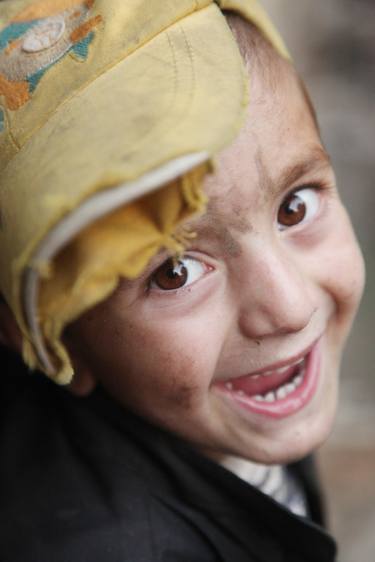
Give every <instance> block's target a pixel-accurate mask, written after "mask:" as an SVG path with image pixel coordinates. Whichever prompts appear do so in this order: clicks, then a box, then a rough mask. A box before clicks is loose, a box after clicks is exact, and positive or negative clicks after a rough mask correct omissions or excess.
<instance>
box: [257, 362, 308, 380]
mask: <svg viewBox="0 0 375 562" xmlns="http://www.w3.org/2000/svg"><path fill="white" fill-rule="evenodd" d="M304 360H305V358H303V359H298V361H296V362H295V363H291V364H290V365H287V366H286V367H280V368H279V369H273V370H272V371H265V372H264V373H262V376H264V377H269V376H270V375H274V374H275V373H277V374H278V375H282V374H283V373H286V371H288V370H289V369H290V368H291V367H297V366H298V365H300V364H301V363H303V362H304ZM253 376H257V375H253Z"/></svg>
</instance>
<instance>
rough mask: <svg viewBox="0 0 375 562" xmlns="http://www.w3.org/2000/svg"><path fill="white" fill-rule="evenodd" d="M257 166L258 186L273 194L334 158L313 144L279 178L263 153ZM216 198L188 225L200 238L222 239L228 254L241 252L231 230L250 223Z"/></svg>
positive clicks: (243, 229)
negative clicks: (271, 171) (223, 207)
mask: <svg viewBox="0 0 375 562" xmlns="http://www.w3.org/2000/svg"><path fill="white" fill-rule="evenodd" d="M257 167H258V173H259V176H260V177H259V180H258V181H259V185H260V186H261V187H263V189H265V190H266V189H267V190H268V191H269V192H270V194H271V195H272V196H274V195H277V194H278V193H282V192H283V191H286V190H287V189H288V188H291V187H292V186H293V184H295V183H296V182H297V181H298V180H299V179H301V178H303V177H304V176H306V175H307V174H309V173H312V172H317V171H319V170H326V169H328V168H331V159H330V157H329V155H328V153H327V152H326V151H325V150H324V148H322V147H320V146H317V147H314V148H313V149H311V150H310V151H309V155H308V157H304V158H301V159H300V161H297V162H293V164H290V165H289V166H287V167H286V168H284V170H283V171H282V172H281V174H280V176H279V177H278V179H277V181H274V180H272V179H271V177H270V175H269V173H268V171H267V169H266V166H265V164H264V162H263V159H262V157H261V154H259V160H258V162H257ZM217 200H219V197H217V196H216V197H213V198H212V199H210V200H209V202H208V206H207V211H206V213H205V214H203V215H201V216H199V217H197V218H195V219H193V220H192V221H189V223H188V227H189V229H192V230H193V231H195V232H196V234H197V237H198V238H201V237H202V236H203V237H209V238H215V239H217V240H219V241H220V243H221V244H222V246H223V249H224V251H225V253H226V254H229V255H231V256H237V255H240V253H241V249H240V244H239V242H238V240H236V238H235V237H234V236H233V234H232V232H231V231H232V230H236V231H237V232H240V233H245V232H248V231H250V230H251V229H252V226H251V222H250V221H249V220H248V219H245V217H243V216H241V215H240V214H236V213H235V211H232V212H231V213H230V215H229V213H228V212H223V211H221V210H220V208H218V206H217V205H216V201H217Z"/></svg>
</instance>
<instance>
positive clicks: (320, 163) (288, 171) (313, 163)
mask: <svg viewBox="0 0 375 562" xmlns="http://www.w3.org/2000/svg"><path fill="white" fill-rule="evenodd" d="M260 168H261V169H260V173H262V174H263V175H264V176H266V177H267V176H268V173H267V171H266V170H265V166H264V164H263V162H262V161H261V160H260ZM327 168H331V159H330V157H329V155H328V153H327V152H326V151H325V150H324V148H321V147H315V148H314V149H313V150H311V151H310V154H309V156H308V158H303V159H301V160H300V161H297V162H294V163H293V164H291V165H290V166H287V167H286V168H285V169H284V170H283V171H282V173H281V175H280V177H279V178H278V181H277V182H276V185H275V189H272V193H279V192H282V191H285V190H286V189H288V187H291V186H292V185H293V184H294V183H296V182H297V181H298V180H299V179H301V178H302V177H304V176H306V175H307V174H309V173H312V172H317V171H319V170H325V169H327ZM271 187H272V186H271Z"/></svg>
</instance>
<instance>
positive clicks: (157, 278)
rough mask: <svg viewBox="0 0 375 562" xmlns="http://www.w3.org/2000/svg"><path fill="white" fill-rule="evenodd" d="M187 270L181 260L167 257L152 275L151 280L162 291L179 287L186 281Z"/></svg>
mask: <svg viewBox="0 0 375 562" xmlns="http://www.w3.org/2000/svg"><path fill="white" fill-rule="evenodd" d="M187 278H188V271H187V269H186V267H185V266H184V264H183V262H181V261H178V262H176V261H175V260H172V259H169V260H167V261H166V262H164V263H163V265H161V266H160V267H159V269H157V270H156V271H155V273H154V275H153V276H152V282H153V283H154V284H155V285H156V286H157V287H158V288H159V289H163V290H164V291H172V290H173V289H180V288H181V287H183V286H184V285H185V283H186V280H187Z"/></svg>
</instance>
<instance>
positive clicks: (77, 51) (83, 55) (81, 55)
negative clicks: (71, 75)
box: [72, 31, 95, 61]
mask: <svg viewBox="0 0 375 562" xmlns="http://www.w3.org/2000/svg"><path fill="white" fill-rule="evenodd" d="M94 37H95V34H94V32H93V31H91V33H90V34H89V35H88V36H87V37H85V39H82V41H79V42H78V43H76V44H75V45H73V47H72V53H74V55H75V56H76V57H77V58H78V59H79V60H82V61H85V60H86V59H87V57H88V55H89V47H90V43H91V42H92V40H93V39H94Z"/></svg>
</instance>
